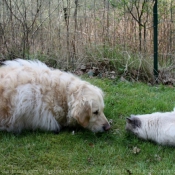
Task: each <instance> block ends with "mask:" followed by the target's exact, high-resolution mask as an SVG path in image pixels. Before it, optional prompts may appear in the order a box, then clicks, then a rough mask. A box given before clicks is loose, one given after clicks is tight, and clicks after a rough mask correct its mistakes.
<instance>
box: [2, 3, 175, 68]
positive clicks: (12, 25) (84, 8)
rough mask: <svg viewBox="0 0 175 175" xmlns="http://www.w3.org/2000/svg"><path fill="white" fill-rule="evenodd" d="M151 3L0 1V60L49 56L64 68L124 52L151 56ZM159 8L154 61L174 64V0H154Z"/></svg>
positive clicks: (45, 57)
mask: <svg viewBox="0 0 175 175" xmlns="http://www.w3.org/2000/svg"><path fill="white" fill-rule="evenodd" d="M123 2H124V3H123ZM153 4H154V1H147V0H133V1H120V0H103V1H102V0H49V1H47V0H35V1H33V0H1V1H0V59H1V60H4V59H14V58H17V57H22V58H26V59H29V58H38V59H48V60H50V61H53V62H55V64H57V65H59V66H60V67H65V66H66V67H67V68H68V67H69V66H73V67H77V66H79V65H81V64H82V63H83V62H96V61H97V60H98V61H99V60H102V59H111V60H112V59H114V60H115V59H118V58H119V57H120V56H122V54H125V53H126V52H127V53H128V54H129V55H134V54H136V53H137V55H140V54H141V55H142V57H143V58H144V59H152V60H153ZM158 8H159V9H158V13H159V25H158V29H159V31H158V48H159V64H160V66H167V65H171V64H172V63H174V55H175V21H174V19H175V1H173V0H171V1H168V0H167V1H166V0H165V1H161V2H158ZM151 64H152V63H151Z"/></svg>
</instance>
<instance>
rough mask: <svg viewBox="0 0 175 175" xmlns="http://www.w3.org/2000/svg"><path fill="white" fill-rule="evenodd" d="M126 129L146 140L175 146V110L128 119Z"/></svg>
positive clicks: (133, 116) (134, 116)
mask: <svg viewBox="0 0 175 175" xmlns="http://www.w3.org/2000/svg"><path fill="white" fill-rule="evenodd" d="M126 129H127V130H129V131H131V132H132V133H134V134H135V135H137V136H138V137H140V138H142V139H145V140H152V141H154V142H156V143H158V144H161V145H172V146H175V110H174V111H172V112H164V113H161V112H156V113H152V114H145V115H132V116H131V117H130V118H127V122H126Z"/></svg>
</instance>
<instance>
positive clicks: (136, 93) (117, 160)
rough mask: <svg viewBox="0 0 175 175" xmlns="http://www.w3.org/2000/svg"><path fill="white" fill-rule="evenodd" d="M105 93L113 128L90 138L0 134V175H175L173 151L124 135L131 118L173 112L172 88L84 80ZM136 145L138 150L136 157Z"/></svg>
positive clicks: (83, 134)
mask: <svg viewBox="0 0 175 175" xmlns="http://www.w3.org/2000/svg"><path fill="white" fill-rule="evenodd" d="M86 80H87V81H90V82H91V83H92V84H95V85H97V86H99V87H101V88H102V89H103V91H104V92H105V114H106V116H107V118H108V119H112V120H113V123H112V129H111V130H110V131H109V132H106V133H99V134H94V133H92V132H90V131H88V130H84V129H79V130H75V133H74V134H72V130H70V129H67V130H62V131H61V132H60V134H58V135H54V134H52V133H50V132H40V131H36V132H29V131H24V132H23V133H22V134H20V135H14V134H11V133H7V132H0V174H13V175H16V174H27V175H29V174H30V175H33V174H34V175H39V174H41V175H45V174H48V175H49V174H63V175H66V174H71V175H72V174H79V175H88V174H89V175H93V174H94V175H96V174H97V175H100V174H102V175H109V174H115V175H116V174H119V175H120V174H126V175H127V174H131V173H132V174H134V175H135V174H138V175H140V174H143V175H145V174H151V175H154V174H155V175H157V174H160V175H163V174H166V175H167V174H173V173H174V172H175V164H174V162H175V156H174V155H175V148H173V147H166V146H160V145H157V144H155V143H153V142H148V141H143V140H140V139H138V138H136V137H135V136H134V135H132V134H129V133H127V132H126V131H125V118H126V117H127V116H129V115H130V114H144V113H152V112H155V111H171V110H172V109H173V107H174V106H175V89H174V88H172V87H168V86H167V87H165V86H161V85H159V86H149V85H145V84H142V83H129V82H119V81H110V80H100V79H86ZM134 147H137V148H139V149H140V152H138V153H134V151H133V148H134Z"/></svg>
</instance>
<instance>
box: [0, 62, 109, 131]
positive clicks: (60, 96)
mask: <svg viewBox="0 0 175 175" xmlns="http://www.w3.org/2000/svg"><path fill="white" fill-rule="evenodd" d="M103 109H104V102H103V93H102V91H101V89H99V88H98V87H96V86H93V85H91V84H89V83H88V82H85V81H83V80H81V79H79V78H78V77H76V76H74V75H72V74H71V73H66V72H62V71H60V70H55V69H51V68H49V67H47V66H46V65H45V64H43V63H41V62H40V61H26V60H22V59H17V60H14V61H5V62H4V66H2V67H1V68H0V130H6V131H9V132H17V133H18V132H20V131H21V130H23V129H30V130H35V129H42V130H46V131H54V132H59V131H60V129H61V127H62V126H77V124H79V125H81V126H83V127H84V128H88V129H89V130H91V131H93V132H103V131H107V130H109V129H110V125H109V123H108V121H107V119H106V117H105V115H104V113H103Z"/></svg>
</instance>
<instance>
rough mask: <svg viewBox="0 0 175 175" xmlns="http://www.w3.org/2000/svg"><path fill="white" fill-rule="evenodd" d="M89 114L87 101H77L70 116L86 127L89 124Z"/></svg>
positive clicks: (89, 108)
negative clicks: (77, 103)
mask: <svg viewBox="0 0 175 175" xmlns="http://www.w3.org/2000/svg"><path fill="white" fill-rule="evenodd" d="M90 115H91V105H90V104H89V102H88V101H85V102H81V101H80V102H79V105H76V106H75V107H74V109H73V112H72V117H73V118H74V119H76V120H77V122H78V123H79V124H80V125H81V126H83V127H84V128H86V127H87V126H88V124H89V120H90Z"/></svg>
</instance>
